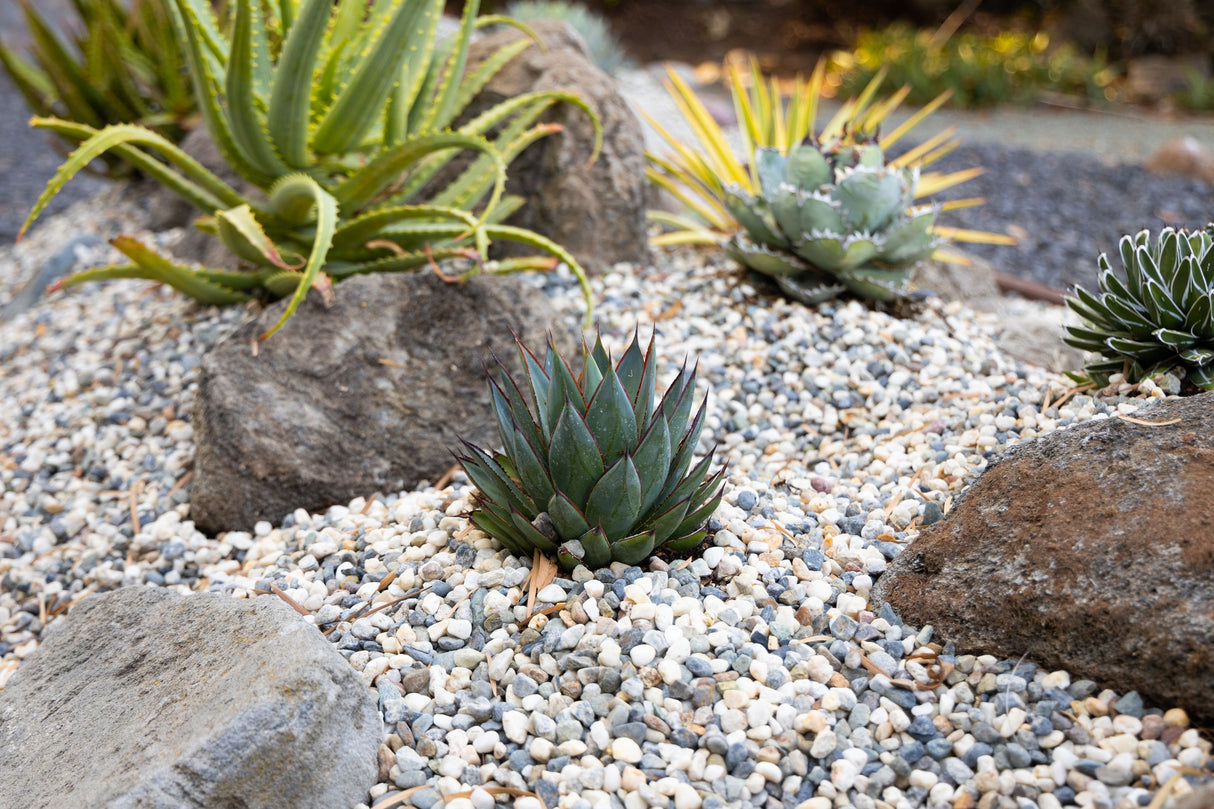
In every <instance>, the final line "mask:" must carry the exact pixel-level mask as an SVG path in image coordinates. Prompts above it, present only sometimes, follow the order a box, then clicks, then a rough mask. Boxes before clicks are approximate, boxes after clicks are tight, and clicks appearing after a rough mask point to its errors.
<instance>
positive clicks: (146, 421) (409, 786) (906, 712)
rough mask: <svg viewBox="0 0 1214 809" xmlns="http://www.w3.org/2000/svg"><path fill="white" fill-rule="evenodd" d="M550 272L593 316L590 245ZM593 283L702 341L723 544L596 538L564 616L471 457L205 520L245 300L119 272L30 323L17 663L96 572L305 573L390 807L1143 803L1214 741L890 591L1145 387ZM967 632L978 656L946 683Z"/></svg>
mask: <svg viewBox="0 0 1214 809" xmlns="http://www.w3.org/2000/svg"><path fill="white" fill-rule="evenodd" d="M144 215H145V212H143V211H141V210H140V208H139V206H138V204H136V202H135V201H131V200H124V199H123V197H122V195H121V194H117V193H116V194H114V195H112V196H111V197H109V198H106V199H103V200H99V201H97V202H96V203H85V204H81V205H80V206H78V207H77V208H75V209H73V211H72V212H71V214H70V216H69V217H59V218H55V219H52V220H48V222H47V223H46V225H45V226H44V228H43V229H41V230H40V231H39V232H37V233H35V234H34V235H33V236H32V237H31V239H30V240H29V242H28V243H24V244H22V245H21V246H20V249H19V250H16V251H14V250H13V249H12V248H4V249H0V278H5V279H12V280H13V281H15V282H17V283H19V282H20V281H21V280H23V279H25V278H28V277H31V276H32V274H33V273H34V272H36V270H37V266H38V265H39V263H40V262H41V261H44V260H45V259H46V258H47V257H49V256H50V255H52V254H53V253H55V252H56V251H57V250H60V249H62V247H61V246H62V245H63V244H64V243H65V241H66V240H67V239H68V237H69V236H70V235H72V234H76V233H78V232H80V231H82V230H84V231H89V230H92V231H95V232H98V233H100V234H101V235H103V236H104V235H107V234H108V233H109V231H110V230H112V229H113V228H116V227H122V228H125V229H133V230H135V231H136V232H138V231H139V226H140V222H141V221H143V220H142V219H141V217H143V216H144ZM176 235H177V234H175V233H168V234H150V233H143V234H142V236H143V238H145V239H148V240H151V241H155V242H157V243H159V244H161V245H163V246H171V245H172V243H173V240H174V238H176ZM98 258H100V256H96V255H92V256H84V257H83V259H84V260H96V259H98ZM535 283H536V285H537V288H538V289H541V290H542V291H543V293H544V294H546V295H548V296H549V297H550V298H551V299H552V301H553V302H554V304H555V305H556V306H557V307H558V309H559V310H560V311H562V312H563V313H564V314H565V315H566V317H567V318H568V320H569V322H570V324H577V323H578V322H579V319H580V317H581V309H580V300H579V295H578V292H577V290H576V287H575V285H574V284H573V283H572V281H571V279H570V278H569V277H568V276H567V275H564V276H561V275H548V276H540V277H537V278H536V279H535ZM14 285H15V284H14ZM594 286H595V292H596V298H597V300H598V303H597V309H596V321H597V325H598V326H599V328H600V329H601V330H602V332H603V335H604V340H605V342H607V343H608V344H609V348H611V349H613V350H614V351H616V352H619V351H620V350H622V348H623V346H624V344H625V343H626V342H627V340H628V339H629V338H630V337H631V334H632V330H633V328H634V326H637V325H639V327H640V329H641V332H642V335H643V336H644V335H646V334H647V333H649V332H650V331H653V330H656V332H657V335H658V337H657V340H658V342H657V349H658V352H659V362H660V363H661V365H660V371H661V375H660V376H661V379H660V381H661V382H662V383H666V382H669V380H670V379H671V378H673V376H674V374H675V372H676V370H677V368H678V366H679V365H680V364H681V363H682V361H683V359H684V357H687V356H692V357H697V358H698V362H699V380H700V381H699V386H700V390H701V392H702V393H703V394H706V395H708V397H709V405H708V407H709V415H708V418H707V423H706V426H705V429H704V435H703V444H702V449H707V448H708V447H710V446H712V445H714V444H716V445H718V446H719V449H718V456H719V459H720V460H722V461H728V463H729V469H730V473H729V477H728V482H727V485H726V490H725V502H724V503H723V504H722V506H721V507H720V509H719V510H718V512H717V513H716V515H715V517H714V518H713V521H712V525H711V527H712V528H713V530H714V532H715V533H714V536H713V540H712V543H711V547H709V548H707V549H706V550H705V551H704V552H703V553H702V554H700V555H697V556H694V557H692V558H691V559H687V560H676V561H672V562H670V563H666V562H662V561H660V560H654V561H651V562H650V563H648V564H647V565H645V566H643V567H626V566H623V565H616V566H614V567H613V568H612V569H610V570H606V571H600V572H598V573H592V572H590V571H587V570H585V569H584V568H579V569H578V570H576V571H574V572H573V573H572V574H571V575H569V576H568V577H559V578H557V579H556V580H554V581H553V582H552V583H551V584H550V585H548V586H547V587H545V588H544V589H543V590H542V591H541V592H540V593H539V597H538V603H537V605H536V610H537V611H538V610H541V609H542V610H544V612H543V613H542V614H528V610H527V607H526V590H525V584H524V583H525V581H526V578H527V576H528V573H529V570H530V561H529V560H524V559H518V558H516V557H514V556H512V555H510V554H509V553H507V552H505V551H504V550H503V549H502V548H501V547H500V546H499V545H498V544H497V543H496V542H494V541H493V540H491V539H490V538H488V537H487V536H485V535H483V534H482V533H480V532H479V531H478V530H476V529H475V528H473V527H471V526H470V524H469V523H468V520H467V519H466V516H465V515H466V513H467V511H468V509H469V508H470V499H469V498H470V494H471V490H470V487H469V485H468V483H467V481H466V479H464V478H463V476H462V475H457V476H456V478H455V479H454V480H453V481H452V482H451V484H450V485H448V486H447V487H446V488H443V489H441V490H439V489H435V488H433V487H420V488H419V489H417V490H415V491H404V492H384V493H379V494H374V495H373V494H372V493H370V492H369V493H368V496H367V497H366V498H359V499H357V500H355V501H353V502H351V503H349V504H348V505H346V506H335V507H333V508H331V509H329V510H328V511H326V512H324V513H322V514H309V513H307V512H305V511H303V510H299V511H296V512H295V513H294V514H292V515H290V516H288V517H287V518H286V519H284V520H283V521H282V522H281V523H279V524H271V523H268V522H263V523H259V524H257V525H256V526H251V527H250V528H251V530H250V531H248V532H229V533H226V534H222V535H220V536H218V537H208V536H205V535H203V534H201V533H200V532H198V531H197V530H196V529H195V528H194V526H193V523H192V522H190V520H189V485H188V477H187V476H188V473H189V469H190V464H191V460H192V457H193V450H194V448H193V440H192V430H191V426H190V411H191V406H192V399H193V395H194V390H195V386H196V383H197V360H198V357H199V356H201V355H202V354H203V353H204V352H205V351H206V350H207V349H208V348H209V347H210V346H212V345H214V344H215V343H216V342H217V341H218V340H220V339H222V337H223V336H224V335H225V334H228V333H230V332H231V331H232V330H233V329H234V328H235V327H236V325H237V324H238V323H239V321H240V320H241V319H242V318H243V316H244V313H243V312H242V311H240V310H238V309H235V310H233V309H229V310H222V311H221V310H216V309H211V308H202V307H198V306H196V305H193V304H191V303H189V302H187V301H184V300H183V299H182V298H181V297H179V296H177V295H173V294H169V293H167V292H165V291H164V290H162V289H159V288H156V287H152V286H148V285H145V284H141V283H136V282H115V283H110V284H105V285H94V286H89V287H87V288H82V289H74V290H70V291H68V292H67V293H65V294H62V295H59V296H56V297H54V298H52V299H50V300H46V301H43V302H42V303H40V304H39V305H37V306H36V307H34V308H33V309H31V310H30V311H28V312H27V313H24V314H21V315H18V316H16V317H14V318H12V319H11V320H10V321H8V322H4V323H0V364H2V367H3V368H4V372H3V374H0V401H3V402H4V403H5V407H4V408H3V411H0V412H2V413H3V415H2V416H0V687H2V685H3V681H5V680H7V678H8V677H9V676H11V673H12V672H13V671H14V670H16V668H17V667H18V666H19V665H20V661H21V659H22V658H23V657H25V656H26V655H28V654H29V653H30V652H31V651H32V650H33V649H35V648H36V647H37V645H38V643H39V638H40V636H41V633H42V631H43V629H44V624H43V621H44V620H45V619H49V618H50V617H51V616H54V615H56V614H58V613H60V612H62V609H63V607H64V606H65V605H66V604H68V603H70V602H71V601H72V600H74V599H76V598H78V597H80V596H81V595H83V594H84V593H86V592H96V591H101V590H106V589H111V588H115V587H119V586H126V585H133V584H139V583H146V584H153V585H158V586H165V587H173V588H175V589H178V590H182V591H188V590H212V591H218V592H224V593H229V594H231V595H232V596H233V597H238V598H247V597H253V596H254V594H255V593H256V592H260V591H268V590H270V589H271V585H276V586H277V587H278V588H280V589H281V590H282V591H283V592H285V593H286V594H287V595H288V596H290V597H291V598H293V599H294V600H295V601H297V602H298V603H300V604H302V605H304V606H305V607H306V609H307V610H309V611H310V613H311V615H310V616H309V617H308V618H307V619H305V620H309V621H310V622H312V623H314V624H316V625H317V626H318V627H320V628H322V629H324V630H325V631H328V632H329V635H328V637H329V638H330V639H331V641H332V642H333V643H334V644H335V646H336V648H337V649H338V650H339V651H340V652H341V653H342V654H343V655H344V656H345V657H346V658H347V659H348V660H349V661H350V664H351V666H353V667H354V668H355V669H356V670H358V671H359V672H360V673H361V674H362V676H363V678H364V679H365V681H366V682H367V684H368V686H369V687H371V688H372V689H374V693H375V695H376V698H377V700H378V704H379V706H380V710H381V713H382V715H383V718H384V722H385V728H386V735H385V738H384V747H383V749H382V750H381V757H380V763H381V773H380V775H381V780H380V783H379V784H377V786H376V787H375V789H374V790H373V792H372V795H371V799H372V800H376V801H383V802H385V803H387V802H393V801H395V800H397V798H396V797H395V796H398V795H399V793H401V792H403V791H406V790H411V792H409V794H408V796H407V801H408V803H409V804H411V805H413V806H416V807H420V809H430V807H436V806H446V807H448V808H449V809H468V807H473V808H474V809H489V808H490V807H491V806H493V805H494V803H495V801H497V802H498V804H499V805H503V804H504V805H510V803H511V802H513V805H514V806H516V807H518V809H539V807H540V805H541V804H540V800H542V801H543V804H542V805H543V806H545V807H548V809H552V808H553V807H557V806H560V807H567V808H568V809H591V808H592V807H593V808H595V809H598V808H599V807H603V808H604V809H620V807H622V808H623V809H643V808H644V807H647V806H655V807H656V806H660V807H670V806H673V807H675V809H700V808H701V807H703V808H704V809H715V808H716V807H723V806H731V807H735V806H736V807H744V806H753V807H769V808H770V809H777V807H794V806H796V807H803V809H826V807H830V806H856V807H861V809H867V807H874V808H875V807H887V806H888V807H919V806H929V807H938V806H939V807H943V806H960V807H965V806H976V805H981V806H984V807H1009V809H1010V807H1015V806H1028V805H1035V806H1038V807H1042V809H1054V807H1062V806H1085V807H1129V806H1138V805H1144V804H1145V803H1146V802H1147V801H1148V800H1149V798H1150V796H1151V794H1152V792H1153V790H1154V788H1155V786H1156V785H1158V784H1160V783H1163V782H1165V781H1167V780H1168V779H1169V778H1170V777H1171V776H1172V775H1173V774H1174V773H1176V772H1178V771H1179V770H1180V768H1181V767H1182V766H1193V767H1201V766H1206V762H1207V761H1208V755H1207V754H1208V751H1209V748H1210V745H1209V742H1208V741H1207V740H1205V739H1203V738H1202V737H1201V736H1200V735H1199V733H1198V731H1197V730H1196V729H1193V728H1191V727H1189V720H1188V718H1187V717H1186V716H1185V715H1184V713H1183V711H1179V710H1177V709H1175V708H1173V707H1172V706H1144V705H1143V704H1142V701H1141V699H1139V698H1138V695H1137V694H1135V693H1133V692H1131V693H1128V694H1121V693H1116V692H1113V691H1110V690H1105V689H1102V688H1101V687H1099V686H1098V685H1097V684H1096V683H1093V682H1090V681H1086V680H1083V679H1081V678H1079V677H1075V676H1072V675H1071V674H1070V673H1068V672H1065V671H1055V672H1050V671H1044V670H1041V669H1039V668H1038V667H1037V666H1036V665H1034V664H1033V663H1032V661H1029V660H1001V659H997V658H995V657H992V656H973V655H957V654H956V653H955V650H954V648H953V646H952V644H951V643H950V641H949V639H948V638H942V637H936V636H935V635H934V633H933V631H932V628H931V627H930V626H925V627H917V626H908V625H905V624H904V623H903V622H901V621H900V620H899V618H898V616H897V615H895V614H894V613H893V612H891V611H890V610H888V608H885V609H880V610H874V609H872V608H870V605H869V603H868V600H867V596H868V593H869V590H870V588H871V587H872V585H873V580H874V578H875V577H877V576H879V575H880V574H881V572H882V571H883V570H884V569H885V568H886V565H887V564H888V562H889V560H890V559H891V558H893V557H894V556H896V554H897V553H898V552H899V551H900V550H901V549H902V548H903V547H904V546H905V544H906V543H907V542H908V541H910V540H911V539H912V538H913V537H914V536H915V535H916V533H917V530H918V528H919V527H920V526H921V525H922V524H923V523H925V522H931V521H933V520H935V519H938V518H939V516H940V514H941V513H942V512H943V511H945V510H947V508H948V506H949V503H950V500H951V498H953V497H954V496H955V495H956V494H957V493H958V492H960V491H961V489H962V488H963V487H964V486H965V485H966V483H967V482H968V481H970V480H971V479H972V478H973V477H974V476H975V475H976V474H977V473H979V472H981V470H982V469H984V468H985V467H986V465H987V463H988V462H989V461H990V459H991V458H993V457H994V456H995V455H996V454H998V453H999V452H1001V451H1002V450H1003V449H1004V448H1006V447H1007V446H1009V445H1012V444H1014V443H1016V442H1019V441H1023V440H1027V439H1031V438H1033V437H1035V436H1038V435H1041V434H1043V433H1046V432H1049V431H1051V430H1055V429H1061V428H1065V427H1066V426H1068V425H1071V424H1075V423H1079V422H1084V421H1088V420H1091V419H1099V418H1107V417H1109V416H1111V415H1113V414H1115V413H1117V412H1126V411H1128V410H1131V409H1133V408H1134V407H1136V406H1137V405H1138V404H1139V403H1140V400H1138V399H1134V400H1127V399H1124V398H1118V397H1113V398H1092V397H1088V396H1083V395H1079V396H1075V397H1073V398H1071V399H1069V400H1068V401H1066V402H1065V404H1063V405H1062V406H1061V407H1059V406H1056V405H1052V404H1050V402H1056V401H1058V400H1059V399H1060V397H1061V395H1062V394H1063V393H1064V392H1065V391H1066V390H1067V389H1068V388H1069V385H1068V383H1067V382H1066V380H1065V379H1063V378H1062V377H1059V376H1057V375H1053V374H1049V373H1046V372H1043V371H1041V370H1039V369H1036V368H1034V367H1032V366H1026V365H1024V364H1022V363H1019V362H1017V361H1015V360H1013V359H1010V358H1009V357H1007V356H1005V355H1003V354H1001V353H1000V352H999V351H998V349H997V348H996V346H995V343H994V340H993V334H994V332H995V330H996V329H997V328H998V323H997V321H996V319H995V318H994V317H993V316H986V315H976V314H974V313H972V312H970V311H968V310H964V309H961V308H960V307H958V306H956V305H950V306H946V305H944V304H941V303H939V302H929V303H928V304H927V305H925V306H924V307H923V308H922V309H921V311H919V312H918V313H917V314H915V315H914V316H912V317H908V318H906V319H897V318H894V317H891V316H889V315H886V314H883V313H879V312H873V311H871V310H869V309H867V308H866V307H864V306H863V305H861V304H859V303H855V302H852V303H838V304H831V305H824V306H820V307H818V308H816V309H808V308H806V307H803V306H801V305H799V304H793V303H789V302H787V301H784V300H782V299H779V298H776V297H773V296H770V295H769V294H768V293H767V292H766V291H764V290H762V289H756V288H754V287H751V286H750V285H748V284H746V283H742V282H739V281H738V279H737V278H736V276H735V274H734V272H733V271H732V270H730V269H728V267H727V266H726V265H725V264H724V263H723V262H722V261H721V260H720V258H719V257H714V256H712V255H704V254H697V253H692V252H677V253H662V254H659V256H658V258H657V259H656V263H655V264H653V265H652V266H648V267H639V268H637V267H626V266H621V267H619V268H617V270H616V271H615V272H613V273H611V274H609V275H607V276H605V277H603V278H601V279H597V280H596V281H595V284H594ZM11 292H12V290H11V289H5V290H4V291H3V292H0V302H3V301H4V300H5V299H6V297H7V296H9V295H11ZM338 294H341V291H340V288H339V289H338ZM1140 395H1146V396H1156V397H1161V396H1162V395H1163V393H1162V391H1160V390H1158V389H1157V388H1153V386H1152V385H1151V384H1149V383H1148V384H1146V385H1144V386H1142V388H1141V391H1140ZM1047 400H1048V401H1047ZM389 576H394V578H393V579H392V580H391V583H390V584H388V585H387V586H384V583H385V582H386V581H388V580H389ZM369 606H374V607H383V609H381V610H380V611H378V612H376V613H374V614H373V615H365V614H364V612H365V610H366V609H367V608H368V607H369ZM925 650H926V651H925ZM937 653H938V654H939V655H941V656H942V659H943V660H945V661H948V662H951V663H952V664H954V665H955V670H954V671H952V672H951V673H949V674H948V675H947V677H946V678H945V680H944V683H943V684H942V685H939V686H937V687H932V679H933V676H934V674H936V673H937V672H935V671H934V670H933V667H932V665H931V664H930V662H929V660H928V657H927V655H929V654H937ZM1161 676H1166V672H1161ZM908 684H918V685H912V687H907V685H908ZM493 787H506V788H511V789H516V790H524V791H526V792H529V793H532V794H533V795H534V796H535V797H531V796H527V797H519V798H509V797H505V796H502V795H500V794H498V795H495V794H494V791H493V790H492V788H493ZM1179 789H1180V791H1181V792H1184V791H1185V790H1186V789H1187V784H1181V785H1180V787H1179ZM465 790H472V793H471V796H470V797H467V798H463V797H459V798H452V799H450V800H447V801H446V802H445V803H442V798H443V796H447V795H452V794H454V793H457V792H462V791H465ZM400 799H401V800H405V797H404V796H401V797H400Z"/></svg>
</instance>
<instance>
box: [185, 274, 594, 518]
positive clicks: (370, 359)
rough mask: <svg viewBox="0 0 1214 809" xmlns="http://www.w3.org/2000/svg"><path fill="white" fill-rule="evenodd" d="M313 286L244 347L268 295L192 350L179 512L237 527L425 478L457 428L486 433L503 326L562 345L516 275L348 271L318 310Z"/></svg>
mask: <svg viewBox="0 0 1214 809" xmlns="http://www.w3.org/2000/svg"><path fill="white" fill-rule="evenodd" d="M317 297H318V296H316V295H315V294H314V293H313V294H310V295H309V296H308V299H307V300H306V301H305V303H304V304H303V305H302V306H301V307H300V308H299V310H298V311H297V312H296V313H295V315H294V316H293V317H291V318H290V319H289V320H288V321H287V323H286V325H285V326H283V328H282V329H281V330H280V331H279V332H277V333H276V334H275V335H274V336H272V337H271V338H270V339H268V340H265V341H263V342H262V343H261V344H260V345H259V349H258V354H257V356H254V355H253V353H252V351H251V345H252V343H253V340H254V339H255V338H256V337H257V335H260V334H262V333H263V332H264V331H265V330H266V329H268V328H269V327H270V326H271V325H272V324H273V323H274V322H275V321H277V319H278V317H279V315H280V314H281V313H282V311H283V309H284V308H285V306H286V301H285V300H283V301H279V302H278V303H276V304H273V305H272V306H269V307H267V308H266V309H265V310H264V311H262V312H261V314H259V315H258V316H257V317H256V318H255V319H254V320H253V321H251V322H249V323H246V324H245V325H244V326H242V327H241V328H240V329H238V330H237V331H236V332H235V333H234V334H232V335H231V336H230V337H228V338H227V339H226V340H224V341H223V342H222V343H220V344H219V345H217V346H216V347H215V349H214V350H213V351H212V352H211V353H210V354H209V355H208V356H207V357H206V358H205V359H204V360H203V363H202V370H201V375H200V379H199V386H198V400H197V404H196V407H195V414H194V422H193V423H194V435H195V441H196V445H197V449H196V452H195V461H194V481H193V484H192V485H191V491H190V517H191V518H192V519H193V520H194V521H195V522H196V523H197V524H198V526H199V527H201V528H202V529H203V530H207V531H215V532H217V531H225V530H233V529H240V530H248V529H251V528H252V526H253V524H254V523H255V522H257V521H258V520H272V521H273V520H279V519H281V518H282V517H283V516H285V515H286V514H289V513H290V512H292V511H293V510H295V509H296V508H305V509H310V510H319V509H323V508H326V507H327V506H329V505H331V504H333V503H345V502H348V501H349V500H351V499H353V498H354V497H358V496H363V495H370V494H372V493H373V492H377V491H378V492H395V491H399V490H401V489H402V488H412V487H414V486H416V485H417V484H418V483H420V482H421V481H423V480H430V481H434V480H437V479H438V478H439V477H440V476H441V475H442V474H443V473H444V472H446V471H447V470H448V469H449V468H451V466H452V465H453V464H454V460H453V458H452V456H451V453H450V449H451V448H454V447H458V446H459V438H460V437H463V438H466V439H468V440H469V441H473V442H474V443H477V444H480V445H482V446H486V445H490V446H491V445H496V442H497V424H496V421H495V419H494V416H493V408H492V404H491V401H490V397H489V393H488V389H487V386H486V385H485V376H484V363H485V362H486V361H487V360H489V359H490V357H491V355H493V354H496V355H497V356H499V357H500V358H501V359H502V361H503V362H505V363H506V365H507V367H509V368H512V369H517V370H518V371H520V372H521V368H519V367H518V357H517V352H516V350H515V347H514V341H513V339H512V338H511V330H513V331H514V332H516V333H517V334H519V335H520V336H521V337H522V339H523V340H524V342H526V343H527V344H528V345H530V346H533V347H542V345H543V341H544V335H545V332H546V331H551V333H552V334H553V335H554V337H555V338H556V340H557V346H558V348H561V349H562V350H563V351H565V352H568V351H569V350H570V348H571V346H572V340H571V339H570V337H569V333H568V329H566V328H564V327H562V326H561V324H560V323H559V322H558V321H556V320H555V319H554V315H553V313H552V311H551V309H550V308H549V307H548V304H547V299H546V298H545V297H544V296H543V295H542V294H538V292H537V290H536V288H535V287H534V286H530V285H528V284H527V283H526V282H524V281H522V280H521V279H518V278H512V277H506V276H496V277H479V278H473V279H471V280H469V281H468V282H466V283H463V284H446V283H443V282H442V281H440V280H439V279H438V278H437V277H436V276H435V275H434V274H432V273H429V272H423V273H411V274H405V275H367V276H358V277H355V278H352V279H350V280H347V281H344V282H342V283H341V284H340V285H338V286H337V288H336V302H335V303H334V305H333V306H332V307H331V308H328V309H326V308H324V306H322V304H321V303H320V301H319V300H318V299H317Z"/></svg>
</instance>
